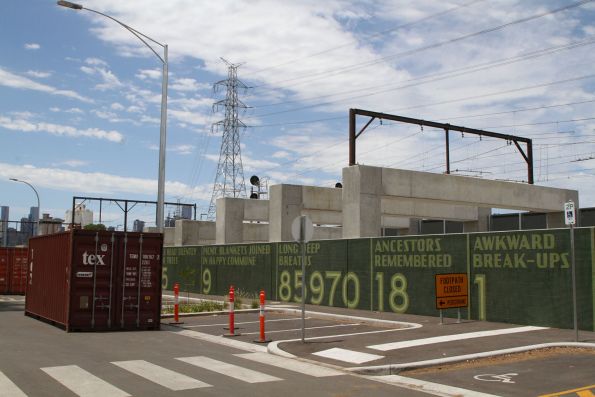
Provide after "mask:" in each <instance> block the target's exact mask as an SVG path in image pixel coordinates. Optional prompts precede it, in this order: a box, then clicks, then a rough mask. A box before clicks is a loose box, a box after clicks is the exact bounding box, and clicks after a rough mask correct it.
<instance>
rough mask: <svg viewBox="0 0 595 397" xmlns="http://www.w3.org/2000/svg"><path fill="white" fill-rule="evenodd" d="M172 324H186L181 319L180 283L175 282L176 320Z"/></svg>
mask: <svg viewBox="0 0 595 397" xmlns="http://www.w3.org/2000/svg"><path fill="white" fill-rule="evenodd" d="M170 324H174V325H175V324H184V323H183V322H182V321H180V284H178V283H175V284H174V321H173V322H170Z"/></svg>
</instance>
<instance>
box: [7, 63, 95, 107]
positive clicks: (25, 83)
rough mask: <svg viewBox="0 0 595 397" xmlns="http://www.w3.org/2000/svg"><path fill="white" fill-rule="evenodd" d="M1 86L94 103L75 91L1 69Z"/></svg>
mask: <svg viewBox="0 0 595 397" xmlns="http://www.w3.org/2000/svg"><path fill="white" fill-rule="evenodd" d="M0 85H3V86H5V87H11V88H18V89H25V90H33V91H40V92H46V93H48V94H52V95H60V96H65V97H68V98H72V99H77V100H79V101H82V102H87V103H92V102H93V100H92V99H89V98H87V97H84V96H82V95H80V94H78V93H76V92H75V91H71V90H60V89H58V88H55V87H52V86H50V85H47V84H41V83H38V82H36V81H33V80H31V79H28V78H26V77H22V76H19V75H16V74H14V73H11V72H9V71H7V70H4V69H2V68H0Z"/></svg>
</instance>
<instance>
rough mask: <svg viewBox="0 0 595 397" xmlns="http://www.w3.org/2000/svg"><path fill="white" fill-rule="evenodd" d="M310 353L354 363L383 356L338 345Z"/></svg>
mask: <svg viewBox="0 0 595 397" xmlns="http://www.w3.org/2000/svg"><path fill="white" fill-rule="evenodd" d="M312 354H314V355H316V356H320V357H326V358H332V359H333V360H339V361H345V362H347V363H354V364H362V363H367V362H369V361H374V360H379V359H381V358H384V356H379V355H376V354H370V353H362V352H356V351H354V350H347V349H341V348H338V347H333V348H332V349H328V350H322V351H319V352H316V353H312Z"/></svg>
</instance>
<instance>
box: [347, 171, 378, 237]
mask: <svg viewBox="0 0 595 397" xmlns="http://www.w3.org/2000/svg"><path fill="white" fill-rule="evenodd" d="M383 193H384V192H383V187H382V168H377V167H366V166H358V165H355V166H351V167H346V168H343V238H358V237H378V236H380V235H381V233H382V230H381V227H382V225H381V210H380V198H381V196H382V194H383Z"/></svg>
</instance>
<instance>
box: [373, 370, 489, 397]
mask: <svg viewBox="0 0 595 397" xmlns="http://www.w3.org/2000/svg"><path fill="white" fill-rule="evenodd" d="M365 378H367V379H370V380H374V381H377V382H382V383H388V384H391V385H395V386H399V387H404V388H406V389H410V390H416V391H421V392H424V393H428V394H433V395H435V396H443V397H499V396H497V395H494V394H487V393H480V392H477V391H473V390H467V389H462V388H460V387H454V386H447V385H441V384H439V383H433V382H427V381H425V380H419V379H413V378H406V377H404V376H399V375H383V376H365Z"/></svg>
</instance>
